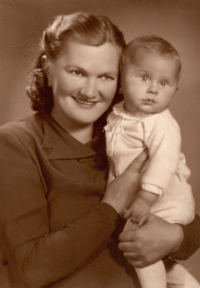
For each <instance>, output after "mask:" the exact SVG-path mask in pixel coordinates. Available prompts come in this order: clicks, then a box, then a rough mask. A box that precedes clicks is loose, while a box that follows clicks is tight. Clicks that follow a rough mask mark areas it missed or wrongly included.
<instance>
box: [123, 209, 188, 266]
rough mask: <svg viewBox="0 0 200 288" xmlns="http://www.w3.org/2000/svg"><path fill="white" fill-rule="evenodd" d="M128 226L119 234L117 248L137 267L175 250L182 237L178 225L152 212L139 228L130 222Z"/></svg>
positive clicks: (146, 264) (159, 258)
mask: <svg viewBox="0 0 200 288" xmlns="http://www.w3.org/2000/svg"><path fill="white" fill-rule="evenodd" d="M130 226H131V227H129V229H128V228H127V227H126V231H123V232H122V233H121V234H120V236H119V240H120V243H119V249H120V250H121V251H123V252H124V257H125V258H126V259H127V260H128V262H129V263H130V264H131V265H133V266H135V267H139V268H141V267H145V266H148V265H150V264H153V263H155V262H157V261H158V260H161V259H163V258H164V257H166V256H167V255H169V254H171V253H173V252H175V251H177V250H178V248H179V247H180V245H181V243H182V241H183V237H184V236H183V230H182V228H181V226H180V225H178V224H170V223H168V222H166V221H165V220H163V219H161V218H159V217H157V216H155V215H153V214H150V215H149V218H148V219H147V221H146V222H145V224H144V225H143V226H142V227H141V228H140V229H137V227H136V225H134V224H131V223H130Z"/></svg>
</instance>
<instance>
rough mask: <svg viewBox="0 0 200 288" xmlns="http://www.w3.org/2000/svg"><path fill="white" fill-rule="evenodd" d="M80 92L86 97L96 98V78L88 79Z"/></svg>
mask: <svg viewBox="0 0 200 288" xmlns="http://www.w3.org/2000/svg"><path fill="white" fill-rule="evenodd" d="M80 92H81V94H82V95H83V96H84V97H85V98H95V97H96V96H97V93H98V92H97V81H96V79H86V81H85V82H84V83H83V86H82V87H81V90H80Z"/></svg>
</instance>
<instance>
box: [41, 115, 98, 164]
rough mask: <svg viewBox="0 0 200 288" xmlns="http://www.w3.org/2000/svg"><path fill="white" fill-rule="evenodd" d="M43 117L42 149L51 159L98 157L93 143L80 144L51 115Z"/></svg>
mask: <svg viewBox="0 0 200 288" xmlns="http://www.w3.org/2000/svg"><path fill="white" fill-rule="evenodd" d="M42 117H43V129H44V130H43V132H44V138H43V142H42V148H43V149H44V150H46V151H48V153H47V154H48V158H50V159H66V158H68V159H73V158H85V157H90V156H94V155H96V154H97V153H96V151H94V150H93V149H92V144H91V143H92V141H94V140H92V141H90V143H88V145H87V144H85V145H84V144H83V143H81V142H79V141H78V140H77V139H75V138H74V137H72V136H71V135H70V134H69V133H68V132H67V131H66V130H64V129H63V128H62V127H61V126H60V125H59V124H58V123H57V122H56V121H55V120H54V119H53V118H52V117H51V116H50V115H48V114H45V115H43V116H42Z"/></svg>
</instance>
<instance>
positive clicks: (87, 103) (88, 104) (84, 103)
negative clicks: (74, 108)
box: [72, 96, 99, 108]
mask: <svg viewBox="0 0 200 288" xmlns="http://www.w3.org/2000/svg"><path fill="white" fill-rule="evenodd" d="M72 98H73V99H74V100H75V101H76V102H78V103H79V104H81V106H83V107H85V108H89V107H92V106H94V105H95V104H96V103H98V102H99V101H88V100H83V99H80V98H77V97H73V96H72Z"/></svg>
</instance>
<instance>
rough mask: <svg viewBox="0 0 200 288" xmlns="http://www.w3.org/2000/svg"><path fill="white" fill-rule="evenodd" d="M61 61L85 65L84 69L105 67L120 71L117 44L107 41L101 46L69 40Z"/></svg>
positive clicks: (68, 63)
mask: <svg viewBox="0 0 200 288" xmlns="http://www.w3.org/2000/svg"><path fill="white" fill-rule="evenodd" d="M59 58H60V61H63V63H66V64H67V65H78V66H80V67H82V66H83V68H84V69H91V68H93V69H97V68H98V69H99V70H100V69H101V68H102V69H105V70H112V71H116V70H117V71H118V67H119V61H120V53H119V51H118V49H117V47H116V46H115V45H113V44H112V43H109V42H106V43H104V44H102V45H100V46H90V45H85V44H82V43H78V42H76V41H68V42H67V43H66V44H65V46H64V48H63V50H62V52H61V54H60V57H59Z"/></svg>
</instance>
